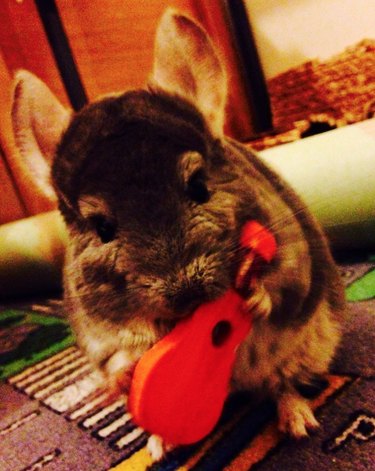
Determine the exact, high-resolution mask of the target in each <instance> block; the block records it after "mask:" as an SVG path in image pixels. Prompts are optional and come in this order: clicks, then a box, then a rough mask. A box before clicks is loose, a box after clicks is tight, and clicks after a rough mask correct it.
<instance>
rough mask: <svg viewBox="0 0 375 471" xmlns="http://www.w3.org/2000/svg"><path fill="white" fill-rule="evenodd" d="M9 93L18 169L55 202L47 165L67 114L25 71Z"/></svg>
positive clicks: (43, 84) (63, 128)
mask: <svg viewBox="0 0 375 471" xmlns="http://www.w3.org/2000/svg"><path fill="white" fill-rule="evenodd" d="M13 90H14V92H13V107H12V124H13V131H14V137H15V142H16V146H17V148H18V150H19V153H20V157H21V162H20V169H22V170H21V171H22V173H23V174H24V175H23V176H24V178H25V179H28V180H29V181H30V183H31V184H33V185H35V186H36V188H37V191H38V193H39V194H42V195H43V197H44V198H45V199H47V200H49V201H51V202H53V201H56V195H55V192H54V189H53V187H52V184H51V181H50V170H51V163H52V159H53V156H54V153H55V150H56V147H57V144H58V143H59V141H60V139H61V135H62V133H63V132H64V130H65V129H66V127H67V126H68V123H69V120H70V115H71V112H70V110H68V109H66V108H64V106H63V105H62V104H61V103H60V102H59V100H58V99H57V98H56V97H55V95H54V94H53V93H52V92H51V90H50V89H49V88H48V87H47V85H45V83H44V82H42V81H41V80H40V79H39V78H37V77H36V76H35V75H33V74H32V73H30V72H28V71H26V70H20V71H18V72H17V73H16V76H15V79H14V89H13Z"/></svg>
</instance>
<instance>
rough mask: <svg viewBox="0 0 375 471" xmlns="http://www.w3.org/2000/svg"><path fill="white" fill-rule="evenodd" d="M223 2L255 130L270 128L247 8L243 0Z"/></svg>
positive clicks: (261, 73) (270, 117)
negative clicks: (240, 66)
mask: <svg viewBox="0 0 375 471" xmlns="http://www.w3.org/2000/svg"><path fill="white" fill-rule="evenodd" d="M223 3H224V5H225V8H226V12H227V15H228V19H229V23H230V26H231V29H232V34H233V39H234V41H235V44H236V49H237V54H238V57H239V60H240V63H241V65H242V68H243V70H242V72H243V78H244V83H245V89H246V93H247V96H248V100H249V103H250V105H251V114H252V119H253V126H254V129H255V132H257V133H262V132H265V131H269V130H271V129H272V112H271V105H270V99H269V94H268V90H267V83H266V80H265V78H264V74H263V70H262V66H261V63H260V60H259V56H258V52H257V47H256V44H255V40H254V35H253V32H252V29H251V24H250V20H249V17H248V15H247V11H246V7H245V5H244V2H243V0H224V2H223Z"/></svg>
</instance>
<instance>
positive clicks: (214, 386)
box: [128, 221, 276, 444]
mask: <svg viewBox="0 0 375 471" xmlns="http://www.w3.org/2000/svg"><path fill="white" fill-rule="evenodd" d="M241 245H242V246H243V247H244V248H248V249H249V253H248V254H247V256H245V259H244V261H243V263H242V266H241V269H240V270H239V273H238V276H237V281H236V284H237V285H238V284H240V285H241V284H242V283H243V281H244V279H245V275H246V273H247V272H248V270H249V269H250V266H251V265H252V264H253V262H254V260H255V259H256V258H257V257H260V258H261V259H262V260H264V261H267V262H269V261H270V260H271V259H272V257H273V256H274V254H275V251H276V243H275V239H274V237H273V236H272V234H270V233H269V232H268V231H267V230H266V229H265V228H264V227H263V226H261V225H260V224H259V223H257V222H256V221H250V222H248V223H247V224H245V226H244V228H243V231H242V235H241ZM243 267H245V269H243ZM242 303H243V299H242V298H241V297H240V296H239V294H238V293H237V292H236V291H235V290H233V289H230V290H228V291H227V292H226V293H224V295H223V296H222V297H221V298H219V299H217V300H215V301H212V302H209V303H206V304H204V305H202V306H200V307H199V308H198V309H197V310H196V311H195V313H194V315H193V316H192V317H191V318H189V319H186V320H184V321H181V322H180V323H179V324H178V325H177V326H176V327H175V328H174V329H173V330H172V332H170V333H169V334H168V335H166V336H165V337H164V338H163V339H162V340H160V341H159V342H158V343H156V344H155V345H154V346H153V347H152V348H151V349H150V350H148V351H147V352H146V353H145V354H144V355H143V357H142V358H141V359H140V361H139V362H138V364H137V366H136V368H135V371H134V376H133V380H132V385H131V390H130V395H129V401H128V407H129V410H130V412H131V413H132V414H133V417H134V420H135V422H137V423H138V424H139V425H140V426H142V427H143V428H144V429H145V430H147V431H149V432H151V433H153V434H157V435H160V436H161V437H162V438H163V439H164V440H166V441H167V442H169V443H173V444H190V443H194V442H197V441H199V440H200V439H202V438H203V437H205V436H206V435H207V434H208V433H209V432H210V431H211V430H212V429H213V428H214V426H215V424H216V423H217V421H218V419H219V418H220V415H221V412H222V408H223V405H224V402H225V400H226V398H227V395H228V391H229V381H230V377H231V372H232V367H233V364H234V361H235V358H236V350H237V348H238V346H239V345H240V343H241V342H242V341H243V340H244V339H245V337H246V336H247V335H248V333H249V330H250V328H251V316H250V315H249V314H248V313H244V312H242V310H241V305H242Z"/></svg>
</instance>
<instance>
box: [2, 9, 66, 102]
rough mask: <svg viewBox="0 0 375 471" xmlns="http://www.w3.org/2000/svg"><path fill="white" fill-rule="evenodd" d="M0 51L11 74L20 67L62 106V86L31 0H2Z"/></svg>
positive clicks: (63, 96) (63, 95)
mask: <svg viewBox="0 0 375 471" xmlns="http://www.w3.org/2000/svg"><path fill="white" fill-rule="evenodd" d="M0 18H1V28H0V49H1V52H2V54H3V58H4V62H5V64H6V66H7V68H8V70H9V71H10V74H11V75H13V73H14V71H15V70H17V69H20V68H23V69H27V70H29V71H30V72H33V73H34V74H35V75H37V76H38V77H39V78H41V79H42V80H43V81H44V82H45V83H47V84H48V86H49V87H50V88H51V90H52V91H53V92H54V93H55V94H56V95H57V96H58V97H59V99H60V100H61V101H62V102H63V103H64V104H65V105H68V104H69V100H68V98H67V96H66V93H65V89H64V86H63V84H62V82H61V79H60V75H59V72H58V70H57V67H56V63H55V60H54V58H53V54H52V51H51V49H50V47H49V44H48V41H47V39H46V35H45V33H44V29H43V25H42V23H41V21H40V19H39V16H38V12H37V10H36V7H35V4H34V2H33V0H23V1H15V0H1V2H0Z"/></svg>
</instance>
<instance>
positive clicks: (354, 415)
mask: <svg viewBox="0 0 375 471" xmlns="http://www.w3.org/2000/svg"><path fill="white" fill-rule="evenodd" d="M341 269H342V276H343V277H344V279H345V282H346V284H347V286H348V287H347V297H348V300H349V309H350V318H349V320H348V322H347V325H346V326H345V336H344V340H343V342H342V345H341V348H340V351H339V352H338V355H337V358H336V360H335V362H334V364H333V366H332V371H331V373H330V375H329V376H328V378H327V379H328V384H327V385H326V387H325V389H324V390H323V391H320V392H319V393H318V396H317V397H314V398H312V399H311V401H312V404H313V406H314V407H315V408H316V415H317V418H318V420H319V422H320V423H321V427H320V429H319V430H318V431H317V432H316V433H315V434H314V435H312V436H311V437H310V438H309V439H306V440H302V441H298V442H297V441H293V440H291V439H288V438H287V437H285V436H283V435H282V434H280V433H279V432H278V430H277V427H276V422H275V411H274V406H273V404H271V403H269V402H264V403H262V404H260V405H259V404H258V405H257V406H256V407H254V406H252V404H251V401H250V400H249V398H248V397H247V396H246V395H241V396H235V397H232V398H230V400H229V401H228V403H227V405H226V407H225V410H224V413H223V416H222V418H221V420H220V423H219V424H218V426H217V427H216V429H215V430H214V431H213V433H212V434H211V435H210V436H209V437H207V438H206V439H205V440H203V441H202V442H201V443H199V444H197V445H194V446H189V447H181V448H178V449H176V450H175V451H173V452H171V453H170V454H169V455H168V456H167V457H166V459H165V460H164V461H163V462H161V463H152V460H151V459H150V457H149V456H148V454H147V451H146V449H145V443H146V440H147V434H146V433H145V432H144V431H143V430H142V429H140V428H139V427H137V426H136V425H135V424H134V423H133V422H132V420H131V417H130V416H129V414H128V413H127V411H126V404H125V401H124V400H117V401H114V402H113V401H112V402H108V401H105V399H106V392H105V391H103V390H101V389H100V388H99V386H98V378H97V375H96V374H95V372H92V371H91V369H90V367H89V365H88V363H87V361H86V359H85V357H84V356H83V355H82V353H81V352H80V351H79V350H78V349H77V347H76V346H75V345H74V338H73V337H72V335H71V332H70V330H69V327H68V326H67V324H66V323H65V321H64V320H63V318H62V317H61V315H62V313H61V304H60V302H59V300H49V301H46V302H44V303H42V304H35V303H34V304H30V305H23V306H22V305H21V306H18V307H15V308H12V309H10V308H9V306H6V307H5V306H4V307H3V308H2V310H1V314H0V374H1V376H2V378H3V382H2V384H1V385H0V398H1V403H0V469H1V471H21V470H23V471H26V470H39V469H44V468H45V469H46V470H58V471H65V470H66V471H75V470H77V471H86V470H87V471H95V470H108V469H113V470H116V471H124V470H136V471H141V470H144V469H147V468H149V469H151V470H170V471H171V470H212V471H216V470H226V471H241V470H244V471H245V470H249V469H251V470H259V471H263V470H264V471H265V470H267V471H273V470H275V471H280V470H283V471H297V470H301V469H303V468H305V467H307V468H308V469H315V470H335V469H340V470H353V471H354V470H356V471H360V470H366V471H368V470H369V469H375V440H374V438H375V389H374V379H375V348H374V345H375V259H374V258H372V259H371V258H367V259H365V260H361V261H352V262H351V263H349V264H343V265H341Z"/></svg>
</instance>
